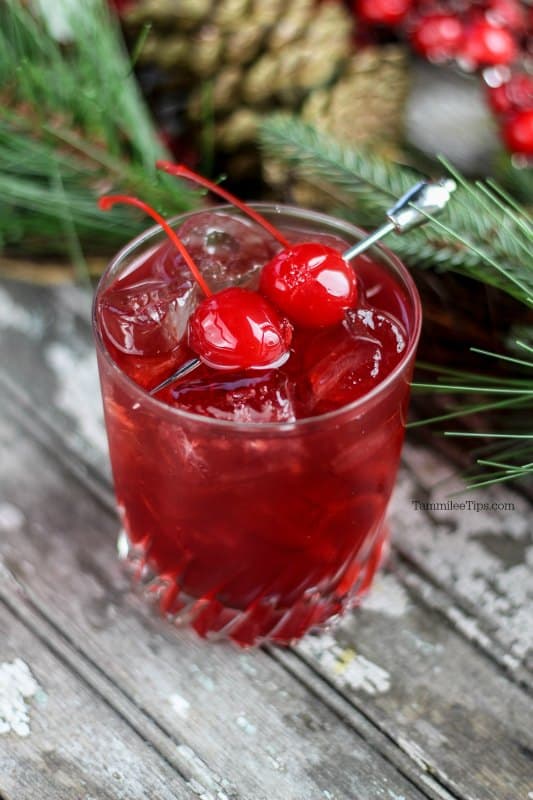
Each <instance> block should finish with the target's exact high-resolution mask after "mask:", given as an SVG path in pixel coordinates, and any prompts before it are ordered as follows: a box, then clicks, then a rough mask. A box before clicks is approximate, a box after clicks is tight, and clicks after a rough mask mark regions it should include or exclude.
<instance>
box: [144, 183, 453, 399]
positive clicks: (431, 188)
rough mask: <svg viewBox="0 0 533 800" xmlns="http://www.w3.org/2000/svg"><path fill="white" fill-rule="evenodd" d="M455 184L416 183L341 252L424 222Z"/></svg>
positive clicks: (348, 253)
mask: <svg viewBox="0 0 533 800" xmlns="http://www.w3.org/2000/svg"><path fill="white" fill-rule="evenodd" d="M455 188H456V184H455V181H453V180H452V179H451V178H443V179H442V180H440V181H435V182H430V181H421V182H420V183H417V184H416V185H415V186H413V187H412V188H411V189H409V191H408V192H406V193H405V194H404V195H403V196H402V197H400V199H399V200H398V201H397V202H396V203H395V204H394V205H393V206H392V208H390V209H389V210H388V211H387V212H386V217H387V221H386V222H385V223H384V224H383V225H381V226H380V227H379V228H377V229H376V230H375V231H374V232H373V233H371V234H369V235H368V236H366V237H365V238H364V239H361V241H359V242H357V243H356V244H354V245H352V247H349V248H348V249H347V250H345V251H344V252H343V254H342V257H343V259H344V260H345V261H351V260H352V259H353V258H355V257H356V256H359V255H361V253H364V252H365V251H366V250H368V248H369V247H371V246H372V245H374V244H376V243H377V242H379V241H380V240H381V239H383V238H384V237H385V236H388V235H389V233H399V234H404V233H407V232H408V231H411V230H413V228H417V227H419V226H420V225H423V224H424V223H425V222H427V221H428V220H429V219H431V217H433V216H436V215H437V214H439V213H440V212H441V211H442V210H443V209H444V208H445V207H446V205H447V203H448V201H449V199H450V196H451V194H452V192H453V191H454V190H455ZM200 364H201V361H200V359H199V358H191V359H189V360H188V361H186V362H185V363H184V364H182V365H181V366H180V367H179V368H178V369H177V370H176V371H175V372H173V373H172V375H169V377H168V378H165V380H164V381H162V382H161V383H159V384H158V385H157V386H155V387H154V388H153V389H151V390H150V392H149V394H151V395H156V394H158V392H160V391H161V390H162V389H165V388H166V387H167V386H170V384H172V383H174V381H177V380H178V378H182V377H184V376H185V375H188V374H189V373H190V372H193V370H195V369H196V368H197V367H199V366H200Z"/></svg>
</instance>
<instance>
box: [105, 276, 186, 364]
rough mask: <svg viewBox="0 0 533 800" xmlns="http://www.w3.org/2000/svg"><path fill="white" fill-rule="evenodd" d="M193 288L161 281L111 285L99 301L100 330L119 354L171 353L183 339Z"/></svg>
mask: <svg viewBox="0 0 533 800" xmlns="http://www.w3.org/2000/svg"><path fill="white" fill-rule="evenodd" d="M191 303H192V288H191V286H190V285H188V286H184V285H183V284H182V283H180V282H177V283H169V282H168V281H165V280H163V279H161V278H153V279H146V280H143V281H140V282H139V283H136V284H129V285H126V286H120V285H117V284H114V285H112V286H111V287H110V289H108V290H107V291H106V292H105V293H104V294H103V295H102V298H101V300H100V309H99V310H100V316H101V320H102V327H103V330H104V333H105V335H106V337H107V339H108V340H109V342H110V343H111V344H112V345H113V347H115V348H116V349H117V350H118V351H119V352H120V353H124V354H126V355H134V356H144V357H152V358H153V357H155V356H160V355H162V354H165V353H169V352H170V351H171V350H173V349H174V348H175V347H176V346H177V345H178V344H179V342H180V340H181V339H182V338H183V336H184V334H185V331H186V326H187V319H188V316H189V313H190V310H191Z"/></svg>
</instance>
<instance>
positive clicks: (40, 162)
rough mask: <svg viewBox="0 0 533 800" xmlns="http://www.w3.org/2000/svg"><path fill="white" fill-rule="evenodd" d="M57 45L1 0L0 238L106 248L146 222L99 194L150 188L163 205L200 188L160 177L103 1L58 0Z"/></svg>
mask: <svg viewBox="0 0 533 800" xmlns="http://www.w3.org/2000/svg"><path fill="white" fill-rule="evenodd" d="M57 6H58V7H61V11H62V15H63V18H64V20H65V21H66V23H67V25H68V28H69V36H68V41H67V42H64V43H62V42H60V41H58V40H57V39H56V38H55V37H54V35H52V33H51V31H50V30H49V28H48V27H47V24H46V20H45V19H44V18H43V17H40V16H38V15H35V14H34V13H32V12H31V11H30V10H29V8H28V7H27V4H25V3H22V2H21V1H20V0H5V2H4V3H2V5H1V7H0V86H1V87H2V89H1V90H0V95H1V100H2V110H1V112H0V246H1V247H2V248H3V249H6V248H16V250H17V251H18V252H26V253H36V254H40V255H42V254H47V253H54V254H68V255H70V256H71V257H72V258H75V259H76V260H78V261H79V260H80V258H81V252H82V250H84V251H86V252H92V253H94V252H104V251H107V252H109V250H110V249H112V248H113V247H115V246H116V245H117V244H118V243H119V242H123V241H124V239H125V237H127V236H129V235H131V234H133V233H135V232H136V231H138V230H140V229H141V227H142V226H143V225H144V222H140V220H138V217H137V216H136V215H135V214H133V213H131V212H130V210H124V209H117V210H113V212H111V213H110V214H104V213H103V212H101V211H99V210H98V208H97V207H96V198H97V196H98V194H101V193H102V191H108V190H115V189H121V190H126V191H131V192H139V193H142V195H143V198H144V199H145V200H147V202H149V203H151V204H152V205H155V206H156V208H158V210H160V211H161V212H164V213H169V212H172V213H176V212H178V211H181V210H184V209H188V208H191V207H192V206H193V205H194V204H195V202H196V195H194V194H192V193H191V192H190V191H189V190H187V189H186V188H185V187H184V185H183V184H179V183H178V182H176V181H172V180H171V179H169V177H168V176H166V175H163V174H160V173H157V172H156V170H155V161H156V159H157V158H159V157H162V156H164V155H165V152H164V148H163V147H162V145H161V144H160V142H159V139H158V136H157V133H156V131H155V128H154V126H153V124H152V121H151V119H150V117H149V114H148V112H147V109H146V106H145V104H144V101H143V99H142V97H141V95H140V92H139V89H138V87H137V84H136V81H135V78H134V76H133V74H132V69H131V63H130V60H129V57H128V55H127V53H126V50H125V48H124V46H123V43H122V39H121V34H120V30H119V27H118V23H117V21H116V19H115V18H114V17H113V15H112V14H111V12H110V11H109V8H108V4H107V3H106V2H105V1H104V0H86V2H83V3H78V4H76V5H75V6H73V5H72V4H67V3H61V0H57Z"/></svg>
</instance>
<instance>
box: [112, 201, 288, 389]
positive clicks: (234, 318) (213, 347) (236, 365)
mask: <svg viewBox="0 0 533 800" xmlns="http://www.w3.org/2000/svg"><path fill="white" fill-rule="evenodd" d="M115 203H125V204H127V205H131V206H135V207H137V208H140V209H141V210H142V211H144V212H145V213H146V214H148V215H149V216H151V217H152V218H153V219H154V220H155V221H156V222H158V223H159V224H160V225H161V227H162V228H163V230H164V231H165V233H166V234H167V236H168V237H169V239H170V240H171V241H172V242H173V244H174V245H175V246H176V248H177V250H178V251H179V252H180V254H181V255H182V256H183V258H184V259H185V261H186V263H187V265H188V266H189V268H190V270H191V272H192V274H193V275H194V278H195V279H196V281H197V283H198V285H199V286H200V288H201V289H202V291H203V292H204V294H205V295H206V297H205V298H204V300H202V301H201V302H200V303H199V304H198V306H197V307H196V308H195V310H194V311H193V313H192V314H191V316H190V318H189V346H190V348H191V349H192V350H194V352H195V353H196V354H197V355H198V358H199V359H200V361H203V362H204V363H205V364H207V365H208V366H210V367H213V368H214V369H220V370H238V369H270V368H272V367H278V366H280V364H282V363H283V362H284V361H286V360H287V358H288V357H289V344H290V342H291V339H292V326H291V325H290V323H289V322H288V320H286V319H284V318H282V317H280V316H279V314H278V312H277V311H276V310H275V308H273V307H272V306H271V305H270V303H269V302H268V300H266V299H265V298H264V297H262V296H261V295H260V294H258V293H257V292H253V291H251V290H250V289H242V288H239V287H236V286H233V287H230V288H229V289H224V290H223V291H221V292H217V293H216V294H213V292H211V290H210V288H209V286H208V285H207V284H206V282H205V280H204V278H203V276H202V274H201V272H200V271H199V269H198V267H197V266H196V264H195V262H194V260H193V258H192V257H191V255H190V253H189V252H188V250H187V248H186V247H185V245H184V244H183V242H182V241H181V240H180V238H179V237H178V235H177V234H176V233H175V231H173V230H172V228H171V227H170V226H169V225H168V223H167V221H166V220H165V219H164V218H163V217H162V216H161V215H160V214H158V213H157V211H155V210H154V209H153V208H151V207H150V206H149V205H148V204H147V203H144V202H143V201H142V200H139V199H138V198H137V197H130V196H129V195H120V194H117V195H106V196H105V197H101V198H100V200H99V203H98V204H99V206H100V208H101V209H102V210H104V211H107V210H109V209H110V208H112V206H114V205H115ZM191 368H192V366H191V362H187V364H184V365H182V366H181V367H180V369H179V370H178V372H177V373H174V375H172V376H170V378H168V379H166V380H165V381H163V383H161V384H159V385H158V386H156V387H155V388H154V389H152V390H151V392H150V394H156V393H157V392H158V391H160V390H161V389H162V388H163V386H166V385H167V384H168V383H169V382H170V380H174V379H176V378H177V377H178V373H179V375H182V374H186V372H188V371H190V369H191Z"/></svg>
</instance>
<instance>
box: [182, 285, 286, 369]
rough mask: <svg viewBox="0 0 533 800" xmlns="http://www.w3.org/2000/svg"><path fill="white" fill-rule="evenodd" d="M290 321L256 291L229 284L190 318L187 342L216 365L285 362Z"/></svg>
mask: <svg viewBox="0 0 533 800" xmlns="http://www.w3.org/2000/svg"><path fill="white" fill-rule="evenodd" d="M291 339H292V327H291V325H290V323H289V322H288V321H287V320H286V319H283V318H281V317H280V316H279V315H278V313H277V312H276V310H275V309H274V308H272V306H271V305H270V303H268V301H267V300H265V298H264V297H261V295H260V294H258V293H257V292H252V291H251V290H250V289H242V288H240V287H238V286H231V287H230V288H229V289H223V290H222V291H221V292H218V294H212V295H210V296H209V297H207V298H205V300H203V301H202V302H201V303H200V304H199V305H198V306H197V307H196V309H195V310H194V312H193V313H192V315H191V317H190V319H189V345H190V347H191V349H192V350H194V352H195V353H196V354H197V355H198V357H199V358H200V360H201V361H203V362H204V363H205V364H207V365H208V366H210V367H214V368H215V369H224V370H233V369H254V368H255V369H266V368H267V367H276V366H280V364H282V363H284V362H285V361H286V360H287V358H288V357H289V344H290V342H291Z"/></svg>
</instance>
